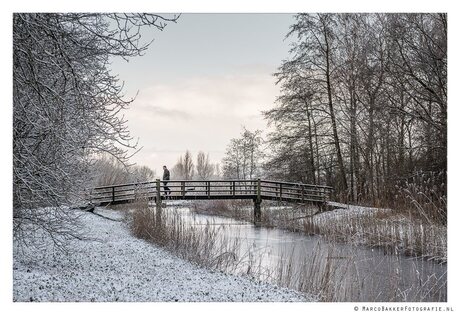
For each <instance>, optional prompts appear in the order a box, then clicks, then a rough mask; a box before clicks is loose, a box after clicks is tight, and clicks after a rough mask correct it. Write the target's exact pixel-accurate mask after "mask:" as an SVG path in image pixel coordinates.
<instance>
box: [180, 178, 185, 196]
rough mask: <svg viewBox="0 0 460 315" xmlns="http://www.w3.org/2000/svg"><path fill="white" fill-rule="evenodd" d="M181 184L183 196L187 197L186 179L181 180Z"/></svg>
mask: <svg viewBox="0 0 460 315" xmlns="http://www.w3.org/2000/svg"><path fill="white" fill-rule="evenodd" d="M181 186H182V197H185V182H184V181H182V182H181Z"/></svg>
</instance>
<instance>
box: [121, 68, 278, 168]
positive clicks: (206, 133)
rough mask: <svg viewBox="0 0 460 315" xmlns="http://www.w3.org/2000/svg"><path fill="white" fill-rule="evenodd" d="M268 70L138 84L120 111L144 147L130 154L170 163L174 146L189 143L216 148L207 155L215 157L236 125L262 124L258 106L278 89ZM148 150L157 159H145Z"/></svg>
mask: <svg viewBox="0 0 460 315" xmlns="http://www.w3.org/2000/svg"><path fill="white" fill-rule="evenodd" d="M272 72H273V69H271V68H269V67H261V66H258V67H246V68H244V69H243V68H236V69H234V71H232V72H231V73H228V74H223V75H213V76H196V77H189V78H183V79H176V80H174V81H169V82H162V83H160V84H154V85H152V86H149V87H148V88H147V89H144V90H141V91H140V92H139V95H138V97H137V99H136V100H135V101H134V102H133V104H132V105H131V108H130V109H129V111H128V112H127V113H126V117H127V119H128V121H129V122H128V125H129V128H130V130H131V132H132V135H133V136H135V137H139V140H140V144H141V145H142V146H143V147H144V149H143V150H142V151H141V152H140V153H139V154H138V155H137V157H136V158H135V160H137V161H138V162H139V163H141V164H147V163H160V164H161V163H166V164H171V163H175V161H176V160H177V157H178V156H179V155H180V153H177V152H185V150H186V149H190V150H192V151H195V152H197V151H198V150H202V151H205V152H211V151H213V152H216V153H211V154H210V155H211V158H212V159H214V160H215V161H216V162H217V160H220V159H221V158H222V154H223V152H224V151H225V147H226V145H227V144H228V142H229V140H230V139H231V138H234V137H237V136H239V133H240V131H241V126H246V127H247V128H249V129H264V128H266V124H265V121H264V120H263V118H262V115H261V111H262V110H267V109H269V108H271V107H272V106H273V102H274V101H275V98H276V96H277V95H278V94H279V88H278V87H277V86H275V79H274V78H273V77H272V76H271V73H272ZM143 151H144V152H145V153H144V152H143ZM167 152H168V153H167ZM152 153H156V155H155V158H154V160H157V161H152V160H151V159H152V157H153V156H152ZM213 155H214V156H215V157H213ZM173 156H174V157H173ZM217 156H219V157H217ZM165 159H167V160H168V161H164V160H165ZM160 160H161V161H163V162H160Z"/></svg>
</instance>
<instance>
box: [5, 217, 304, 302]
mask: <svg viewBox="0 0 460 315" xmlns="http://www.w3.org/2000/svg"><path fill="white" fill-rule="evenodd" d="M96 212H97V213H99V214H103V215H104V216H110V217H111V218H112V219H116V220H119V221H113V220H108V219H105V218H103V217H101V216H98V215H95V214H91V213H82V216H81V220H82V222H83V224H84V225H85V227H86V232H85V233H86V234H87V236H88V237H90V238H92V240H84V241H83V240H73V241H72V242H71V247H70V248H71V249H72V252H71V253H69V254H65V253H63V252H60V251H54V250H53V248H52V247H51V246H50V247H47V248H44V249H43V250H41V251H40V252H39V254H37V253H36V252H29V253H27V252H26V255H24V254H19V253H18V251H17V248H16V244H14V246H15V250H14V255H13V300H14V301H47V302H52V301H100V302H102V301H104V302H106V301H133V302H160V301H162V302H163V301H182V302H212V301H221V302H231V301H238V302H256V301H263V302H287V301H291V302H300V301H310V300H309V299H308V298H307V297H306V296H304V295H302V294H300V293H298V292H296V291H292V290H288V289H283V288H278V287H276V286H273V285H270V284H266V283H260V282H257V281H253V280H251V279H249V278H246V277H242V276H231V275H226V274H224V273H221V272H218V271H211V270H207V269H204V268H201V267H198V266H196V265H194V264H192V263H189V262H187V261H184V260H182V259H180V258H177V257H175V256H173V255H172V254H170V253H168V252H166V251H165V250H163V249H161V248H158V247H156V246H154V245H152V244H150V243H147V242H145V241H143V240H139V239H136V238H135V237H133V236H132V235H131V234H130V232H129V229H128V227H127V226H126V224H125V223H124V222H122V221H121V219H122V216H121V214H120V213H118V212H116V211H111V210H102V209H96Z"/></svg>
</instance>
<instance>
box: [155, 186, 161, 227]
mask: <svg viewBox="0 0 460 315" xmlns="http://www.w3.org/2000/svg"><path fill="white" fill-rule="evenodd" d="M155 204H156V207H155V216H156V224H157V225H158V226H160V225H161V184H160V180H159V179H157V180H156V197H155Z"/></svg>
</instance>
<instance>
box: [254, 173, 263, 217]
mask: <svg viewBox="0 0 460 315" xmlns="http://www.w3.org/2000/svg"><path fill="white" fill-rule="evenodd" d="M261 203H262V197H261V191H260V179H257V186H256V198H255V199H254V223H255V224H257V223H260V219H261V209H260V204H261Z"/></svg>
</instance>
